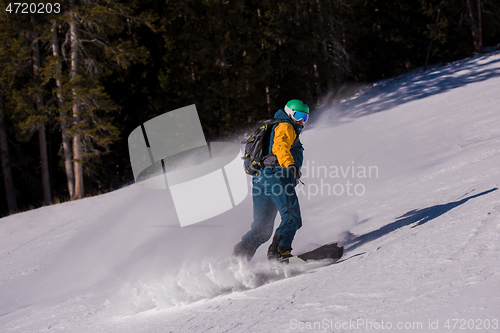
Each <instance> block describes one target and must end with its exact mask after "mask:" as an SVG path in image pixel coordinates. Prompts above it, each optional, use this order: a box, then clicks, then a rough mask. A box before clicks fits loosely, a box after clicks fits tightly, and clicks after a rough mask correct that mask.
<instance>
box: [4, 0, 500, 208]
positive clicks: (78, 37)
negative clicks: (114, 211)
mask: <svg viewBox="0 0 500 333" xmlns="http://www.w3.org/2000/svg"><path fill="white" fill-rule="evenodd" d="M499 2H500V0H415V1H408V0H394V1H380V0H371V1H361V0H286V1H284V0H283V1H277V0H263V1H255V0H234V1H233V0H226V1H220V0H203V1H202V0H182V1H181V0H178V1H169V0H163V1H162V0H143V1H132V0H68V1H28V2H26V5H23V4H21V6H18V5H17V4H15V3H13V2H12V3H11V2H6V1H2V2H1V4H2V8H1V10H2V12H1V13H0V153H1V163H2V167H1V169H0V172H1V179H2V186H0V216H4V215H7V214H9V213H12V212H16V211H21V210H26V209H30V208H33V207H38V206H41V205H46V204H50V203H54V202H61V201H66V200H74V199H78V198H82V197H84V196H88V195H93V194H97V193H103V192H106V191H109V190H112V189H116V188H119V187H120V186H122V185H124V184H127V183H130V182H131V181H132V180H133V176H132V172H131V168H130V162H129V157H128V148H127V137H128V134H129V133H130V132H131V131H132V130H133V129H134V128H136V127H137V126H139V125H140V124H141V123H143V122H145V121H147V120H149V119H151V118H153V117H155V116H157V115H160V114H162V113H165V112H167V111H170V110H174V109H177V108H180V107H183V106H186V105H190V104H196V105H197V108H198V112H199V114H200V118H201V122H202V125H203V129H204V131H205V136H206V137H207V139H208V140H209V141H213V140H217V139H221V138H223V137H225V136H229V135H231V134H234V133H237V132H239V131H240V130H241V129H243V128H248V127H249V126H250V127H251V126H253V125H254V124H255V123H256V122H257V121H259V120H262V119H265V118H269V117H271V116H272V114H273V113H274V112H275V111H276V110H277V109H278V108H281V107H283V105H284V104H285V103H286V101H287V100H289V99H292V98H300V99H303V100H305V101H306V102H307V103H308V104H309V105H311V106H313V112H314V105H318V104H319V103H324V102H328V101H331V100H333V99H334V98H335V97H336V94H337V92H338V91H339V88H340V87H341V86H342V85H343V84H344V83H346V82H348V81H357V82H372V81H375V80H378V79H381V78H385V77H392V76H395V75H399V74H402V73H405V72H408V71H411V70H414V69H416V68H419V67H422V68H425V66H426V65H427V64H436V63H441V62H449V61H453V60H456V59H459V58H463V57H468V56H471V55H473V54H474V53H480V52H482V51H483V47H484V46H494V45H496V44H498V43H499V42H500V19H499V18H500V3H499ZM32 5H33V6H32ZM16 11H17V13H16ZM23 11H25V13H22V12H23Z"/></svg>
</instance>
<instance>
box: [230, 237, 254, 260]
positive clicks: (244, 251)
mask: <svg viewBox="0 0 500 333" xmlns="http://www.w3.org/2000/svg"><path fill="white" fill-rule="evenodd" d="M255 251H257V249H256V248H255V247H253V246H250V245H248V244H243V243H241V242H239V243H238V244H236V245H235V246H234V248H233V257H235V258H241V259H245V260H246V261H250V260H251V259H252V258H253V256H254V255H255Z"/></svg>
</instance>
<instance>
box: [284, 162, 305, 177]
mask: <svg viewBox="0 0 500 333" xmlns="http://www.w3.org/2000/svg"><path fill="white" fill-rule="evenodd" d="M286 170H287V172H288V176H289V177H290V175H292V176H293V178H295V180H299V179H300V177H302V173H301V172H300V170H299V168H297V167H296V166H295V164H292V165H289V166H288V168H286Z"/></svg>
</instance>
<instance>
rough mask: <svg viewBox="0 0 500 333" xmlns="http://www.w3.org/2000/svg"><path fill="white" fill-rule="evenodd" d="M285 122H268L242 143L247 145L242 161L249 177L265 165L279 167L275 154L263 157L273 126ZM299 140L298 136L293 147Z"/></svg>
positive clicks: (277, 120)
mask: <svg viewBox="0 0 500 333" xmlns="http://www.w3.org/2000/svg"><path fill="white" fill-rule="evenodd" d="M283 122H286V121H285V120H280V119H271V120H266V121H265V122H264V125H262V126H260V127H259V128H257V129H256V130H255V132H254V133H253V134H252V135H250V136H249V137H248V138H247V139H246V140H245V141H242V142H241V143H242V144H245V155H244V156H243V157H242V159H243V161H244V162H243V165H244V168H245V172H246V173H247V174H248V175H250V176H253V175H255V174H256V173H257V171H259V170H260V169H263V168H264V166H265V165H279V164H278V163H277V161H276V156H275V155H274V154H267V155H263V153H264V148H265V147H266V146H267V143H269V138H270V134H271V131H272V130H273V126H274V125H276V124H279V123H283ZM298 139H299V136H298V135H297V137H296V138H295V141H294V142H293V145H292V146H294V145H295V144H296V143H297V141H298ZM266 159H267V161H266Z"/></svg>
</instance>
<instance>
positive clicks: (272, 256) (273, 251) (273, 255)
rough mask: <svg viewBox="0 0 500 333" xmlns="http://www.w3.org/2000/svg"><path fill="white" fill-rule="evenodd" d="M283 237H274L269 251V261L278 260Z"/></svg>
mask: <svg viewBox="0 0 500 333" xmlns="http://www.w3.org/2000/svg"><path fill="white" fill-rule="evenodd" d="M281 238H282V236H281V235H274V237H273V241H272V242H271V245H269V248H268V249H267V259H269V260H278V259H279V255H280V253H279V252H278V243H279V242H280V240H281Z"/></svg>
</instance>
